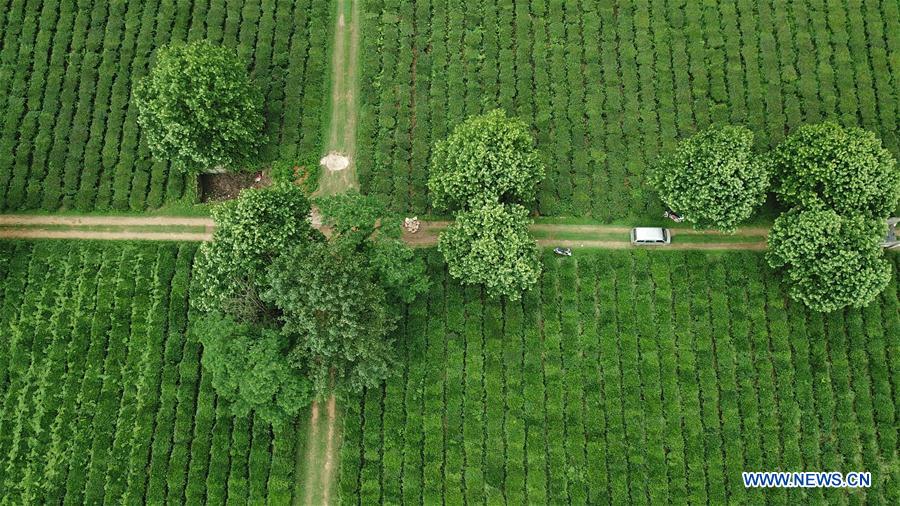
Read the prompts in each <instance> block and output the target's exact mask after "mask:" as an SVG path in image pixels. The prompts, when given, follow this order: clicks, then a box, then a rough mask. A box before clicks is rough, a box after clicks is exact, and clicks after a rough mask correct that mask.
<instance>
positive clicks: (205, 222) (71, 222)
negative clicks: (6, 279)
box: [0, 214, 215, 228]
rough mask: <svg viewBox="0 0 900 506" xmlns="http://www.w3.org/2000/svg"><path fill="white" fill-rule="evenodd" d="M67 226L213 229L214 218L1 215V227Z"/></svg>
mask: <svg viewBox="0 0 900 506" xmlns="http://www.w3.org/2000/svg"><path fill="white" fill-rule="evenodd" d="M28 225H65V226H72V227H77V226H122V227H130V226H136V227H164V226H173V227H174V226H180V227H210V228H211V227H213V226H214V225H215V222H214V221H213V219H212V218H203V217H190V216H54V215H34V214H0V226H28Z"/></svg>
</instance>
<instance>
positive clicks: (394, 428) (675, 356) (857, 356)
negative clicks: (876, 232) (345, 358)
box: [340, 250, 900, 504]
mask: <svg viewBox="0 0 900 506" xmlns="http://www.w3.org/2000/svg"><path fill="white" fill-rule="evenodd" d="M435 257H437V258H435ZM889 258H890V259H891V261H892V262H894V263H897V262H900V255H890V257H889ZM542 260H543V273H542V275H541V280H540V281H539V282H538V284H537V286H536V287H535V288H534V289H532V290H530V291H528V292H526V293H525V294H524V295H523V297H522V300H521V301H520V302H511V301H500V300H492V299H489V298H488V297H485V296H483V295H482V293H481V291H480V290H479V289H477V288H472V287H461V286H459V285H458V284H456V283H452V282H450V280H449V277H448V276H447V273H446V269H444V267H443V265H441V262H440V258H439V255H434V254H432V255H431V258H430V262H429V271H430V273H431V275H432V276H433V278H434V280H435V283H434V286H433V287H432V289H431V290H430V291H429V293H428V296H427V297H426V298H425V299H426V300H424V301H423V302H422V303H417V304H413V305H410V306H409V308H408V318H407V319H406V322H405V325H401V328H400V330H399V331H398V346H399V348H400V353H401V355H402V356H405V357H407V358H406V367H405V368H404V372H405V374H398V375H396V376H392V377H390V378H388V379H387V381H386V382H385V384H384V387H383V388H378V389H371V390H368V391H367V392H366V394H365V395H362V396H359V397H358V398H355V399H353V400H352V402H348V403H347V404H346V411H344V421H345V432H344V440H343V449H342V456H341V470H340V487H341V495H342V500H344V501H348V502H351V503H357V502H359V503H363V504H369V503H371V502H376V503H377V502H379V501H381V502H385V503H392V502H401V501H402V502H404V503H413V504H419V503H426V504H435V503H438V504H439V503H441V501H446V503H448V504H457V503H462V502H463V501H465V500H467V501H471V502H477V503H481V502H486V503H488V504H492V501H491V498H499V501H498V502H500V503H502V502H503V499H504V498H505V499H506V501H507V502H509V503H512V504H569V503H572V504H618V503H622V504H631V503H639V504H659V503H674V504H688V503H691V504H693V503H699V504H706V503H709V504H731V503H740V504H758V503H760V504H761V503H765V502H766V501H767V500H769V499H770V498H771V496H772V495H773V494H777V491H776V490H753V489H746V488H744V487H743V486H742V485H741V483H740V473H741V472H742V470H746V469H748V468H753V469H760V468H764V467H765V466H767V465H773V466H777V467H778V468H780V469H788V468H790V466H795V465H801V464H802V463H803V462H822V463H824V464H823V465H829V466H831V465H839V464H838V463H840V462H856V464H854V465H857V466H860V467H867V466H872V467H871V469H875V470H876V471H873V472H872V478H873V486H872V487H871V488H869V489H866V490H865V501H867V502H873V503H875V504H894V503H895V502H896V501H894V500H893V498H894V497H897V494H898V493H900V484H898V483H897V481H896V480H895V479H894V473H893V471H892V470H893V469H894V468H895V467H896V466H897V462H898V457H897V455H896V444H897V428H896V421H895V420H896V419H895V417H894V416H893V413H894V412H895V411H894V409H895V408H894V405H895V402H894V399H895V395H896V390H895V389H893V388H892V382H891V369H890V364H891V360H892V359H891V358H890V354H891V352H892V350H893V343H892V341H891V338H893V337H894V336H895V335H898V334H897V331H898V329H900V326H898V325H900V313H898V312H897V307H898V298H897V286H898V285H897V280H896V279H894V280H892V281H891V282H890V284H889V287H888V289H887V290H886V291H885V292H884V293H883V295H882V296H881V297H880V298H879V299H878V300H877V301H876V302H875V303H873V304H872V305H870V306H869V307H868V308H866V309H862V310H860V309H852V308H848V309H846V310H845V311H838V312H834V313H831V314H829V315H825V316H823V315H822V314H821V313H816V312H812V311H809V310H808V309H807V308H806V307H805V306H804V305H803V304H801V303H797V302H794V301H793V300H791V299H790V298H789V297H787V294H786V287H785V286H784V285H782V283H780V281H779V279H778V278H779V277H780V276H776V275H774V274H773V272H772V270H771V269H769V268H768V267H767V266H766V262H765V258H764V255H763V254H760V253H755V252H731V253H725V254H721V253H716V254H707V253H702V252H661V251H659V252H648V251H638V250H634V251H614V250H604V251H578V252H576V255H575V256H574V257H572V258H557V257H554V256H553V255H552V254H550V253H549V252H545V253H544V255H543V258H542ZM675 372H677V374H676V373H675ZM845 439H849V441H846V442H844V441H845ZM635 441H640V442H641V443H640V444H639V445H635V444H634V442H635ZM827 441H832V442H833V443H834V444H828V443H827ZM880 466H886V467H887V468H888V469H882V470H880V471H879V469H880ZM701 476H702V480H701V481H700V482H699V483H698V482H695V481H694V478H698V477H701ZM396 483H399V484H401V485H402V486H398V485H397V484H396ZM876 484H877V486H876ZM854 493H855V492H854ZM784 497H785V498H786V499H789V502H792V503H796V504H832V503H842V502H844V501H845V500H846V499H847V491H846V490H838V489H834V490H828V489H808V490H806V491H804V493H803V494H798V495H794V493H793V491H786V493H785V494H784ZM398 498H399V499H398Z"/></svg>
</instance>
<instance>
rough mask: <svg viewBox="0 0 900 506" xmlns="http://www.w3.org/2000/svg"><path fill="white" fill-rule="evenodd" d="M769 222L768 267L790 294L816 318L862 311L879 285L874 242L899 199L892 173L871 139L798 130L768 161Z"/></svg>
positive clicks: (885, 154) (883, 280)
mask: <svg viewBox="0 0 900 506" xmlns="http://www.w3.org/2000/svg"><path fill="white" fill-rule="evenodd" d="M772 163H773V171H774V176H775V178H774V179H775V181H776V183H775V194H776V195H777V196H778V199H779V201H780V202H781V203H782V204H784V205H785V206H788V207H790V210H789V211H787V212H786V213H784V214H783V215H781V216H780V217H779V218H778V219H776V220H775V225H774V226H773V227H772V232H771V234H770V236H769V252H768V259H769V264H770V265H771V266H772V267H773V268H777V269H783V270H784V271H785V273H786V276H787V280H788V285H789V293H790V295H791V296H792V297H793V298H795V299H797V300H800V301H803V302H804V303H805V304H806V305H808V306H809V307H811V308H813V309H815V310H817V311H834V310H836V309H840V308H842V307H845V306H852V307H864V306H866V305H868V304H869V303H870V302H872V301H873V300H874V299H875V297H876V296H877V295H878V294H879V293H881V292H882V291H883V290H884V288H885V287H886V286H887V284H888V281H890V278H891V266H890V264H889V262H888V261H887V260H886V259H885V258H884V254H883V253H882V250H881V241H882V240H883V238H884V234H885V218H887V217H888V216H889V215H890V213H891V212H893V210H894V209H895V208H896V206H897V199H898V197H900V171H898V169H897V165H896V162H895V160H894V159H893V157H892V156H891V154H890V152H889V151H888V150H887V149H885V148H883V147H882V145H881V141H880V140H879V139H878V138H877V137H876V136H875V134H873V133H871V132H867V131H865V130H863V129H861V128H855V127H850V128H844V127H841V126H840V125H838V124H836V123H831V122H826V123H822V124H818V125H806V126H802V127H800V128H799V129H798V130H797V131H796V132H795V133H793V134H792V135H791V136H790V137H788V138H787V139H786V140H785V141H784V142H783V143H781V144H780V145H779V146H778V147H777V148H776V149H775V150H774V153H773V154H772Z"/></svg>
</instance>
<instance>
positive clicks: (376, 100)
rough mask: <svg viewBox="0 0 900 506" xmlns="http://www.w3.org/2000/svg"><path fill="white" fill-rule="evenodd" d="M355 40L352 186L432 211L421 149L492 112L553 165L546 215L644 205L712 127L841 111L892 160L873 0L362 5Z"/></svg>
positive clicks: (886, 78) (767, 134)
mask: <svg viewBox="0 0 900 506" xmlns="http://www.w3.org/2000/svg"><path fill="white" fill-rule="evenodd" d="M365 8H366V10H367V12H368V16H367V17H366V26H365V28H364V30H363V33H364V34H365V37H364V40H363V44H364V47H363V53H362V66H363V70H362V72H363V75H364V76H365V77H364V79H362V83H363V92H362V93H363V103H364V110H363V113H362V116H361V120H360V121H361V123H360V135H361V139H360V143H359V144H360V146H361V151H360V156H359V159H358V166H359V177H360V182H361V184H362V186H363V189H364V190H366V191H368V192H370V193H374V194H377V195H382V196H385V197H387V198H388V199H389V200H390V201H391V202H393V203H395V205H396V207H397V208H399V209H401V210H404V211H405V210H410V211H417V212H422V211H424V210H427V209H428V205H429V203H428V198H427V192H426V187H425V182H426V180H427V177H428V171H427V164H428V159H429V149H430V146H431V145H432V143H433V141H434V140H435V139H440V138H443V137H445V136H446V135H447V132H448V129H449V128H452V126H453V125H455V124H456V123H458V122H460V121H461V120H462V119H463V118H465V117H467V116H469V115H472V114H477V113H480V112H483V111H485V110H488V109H492V108H495V107H502V108H504V109H506V110H507V111H509V112H511V113H513V114H516V115H518V116H521V117H523V118H525V119H526V120H527V121H528V122H530V123H531V124H532V125H533V126H534V133H535V136H536V138H537V141H538V144H539V146H540V149H541V150H542V152H543V153H544V155H545V158H546V161H547V165H548V177H547V180H546V182H545V183H544V184H543V186H542V187H541V191H540V195H539V203H538V209H539V211H540V212H541V213H542V214H551V215H557V214H568V215H575V216H593V217H595V218H600V219H603V220H607V221H611V220H615V219H625V218H629V217H635V216H639V215H642V214H644V213H647V212H651V214H656V212H658V211H657V208H658V202H656V201H655V200H654V198H653V196H652V192H650V191H649V190H648V189H647V188H646V187H645V186H644V183H643V181H644V178H645V173H646V170H647V167H648V165H649V164H651V163H652V162H653V160H654V159H655V158H656V157H657V156H658V154H659V153H660V152H662V151H665V150H667V149H669V148H671V147H672V145H673V143H674V142H675V141H676V140H677V139H679V138H680V137H683V136H686V135H688V134H690V133H693V132H694V131H696V130H697V129H698V128H700V127H704V126H706V125H708V124H710V123H711V122H717V121H731V122H734V123H739V124H745V125H747V126H749V127H750V128H751V129H752V130H754V131H755V132H756V133H757V135H758V140H759V144H760V145H761V146H769V145H773V144H775V143H777V142H778V141H779V140H780V139H782V138H783V137H784V135H785V132H786V131H787V130H789V129H790V128H792V127H794V126H796V125H798V124H800V123H803V122H817V121H821V120H823V119H825V118H835V119H838V120H839V121H841V122H843V123H845V124H852V125H862V126H864V127H865V128H868V129H871V130H873V131H875V132H877V133H878V134H879V135H880V136H881V137H882V138H883V139H884V140H885V142H886V145H887V146H888V148H889V149H890V150H892V151H893V153H894V154H895V155H896V154H898V153H900V144H898V136H897V132H898V122H897V118H898V111H900V109H898V98H900V97H898V93H897V90H898V86H897V84H898V83H897V76H898V75H900V5H898V4H897V2H881V1H878V0H849V1H848V0H797V1H791V2H780V1H775V0H763V1H756V0H738V1H736V2H694V1H685V0H636V1H628V2H618V1H615V0H531V1H516V2H514V1H512V0H477V1H466V0H449V1H447V2H438V1H431V0H415V1H405V0H371V1H367V2H365Z"/></svg>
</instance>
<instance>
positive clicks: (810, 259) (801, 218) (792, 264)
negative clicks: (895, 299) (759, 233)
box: [767, 209, 891, 312]
mask: <svg viewBox="0 0 900 506" xmlns="http://www.w3.org/2000/svg"><path fill="white" fill-rule="evenodd" d="M883 234H884V224H883V223H881V222H879V221H876V220H872V219H867V218H865V217H862V216H850V217H844V216H840V215H839V214H838V213H836V212H835V211H833V210H830V209H828V210H809V209H807V210H799V209H795V210H793V211H790V212H787V213H785V214H783V215H781V216H780V217H779V218H778V219H777V220H775V224H774V225H773V227H772V231H771V233H770V234H769V250H768V252H767V259H768V261H769V265H771V266H772V267H773V268H776V269H780V268H781V269H784V270H785V274H786V277H785V279H786V282H787V284H788V287H789V288H788V293H789V295H790V296H791V297H792V298H794V299H796V300H799V301H801V302H803V303H804V304H806V305H807V306H809V307H810V308H811V309H813V310H815V311H821V312H830V311H834V310H837V309H840V308H843V307H845V306H852V307H863V306H866V305H868V304H869V303H870V302H872V300H874V299H875V297H877V296H878V294H879V293H881V292H882V291H883V290H884V288H885V287H886V286H887V284H888V282H889V281H890V279H891V266H890V263H889V262H887V260H885V259H884V255H883V253H882V250H881V239H882V236H883Z"/></svg>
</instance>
